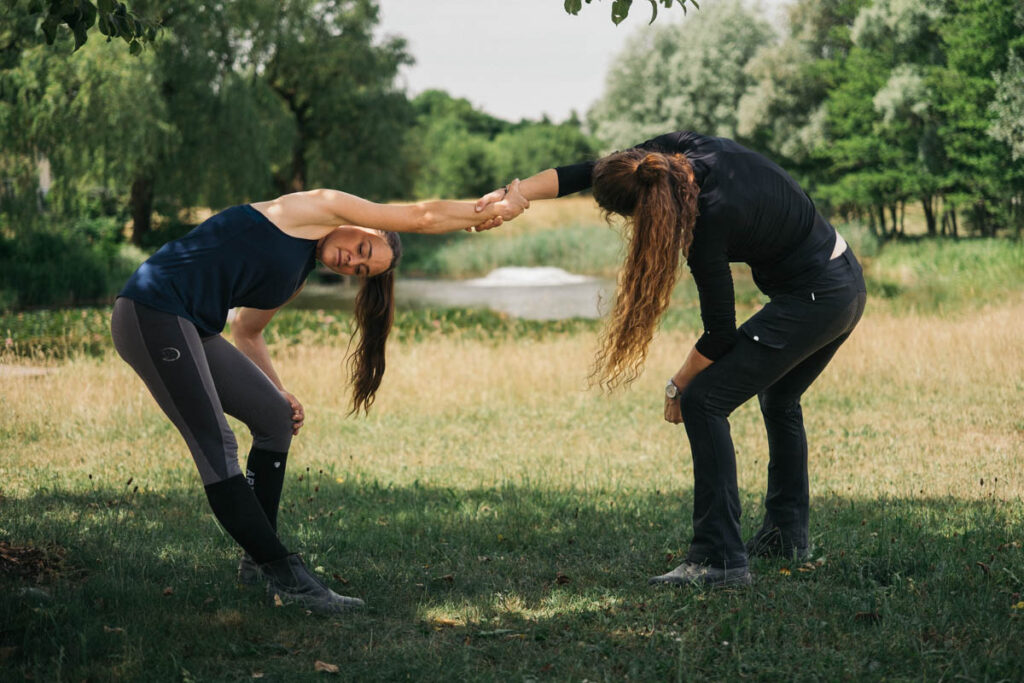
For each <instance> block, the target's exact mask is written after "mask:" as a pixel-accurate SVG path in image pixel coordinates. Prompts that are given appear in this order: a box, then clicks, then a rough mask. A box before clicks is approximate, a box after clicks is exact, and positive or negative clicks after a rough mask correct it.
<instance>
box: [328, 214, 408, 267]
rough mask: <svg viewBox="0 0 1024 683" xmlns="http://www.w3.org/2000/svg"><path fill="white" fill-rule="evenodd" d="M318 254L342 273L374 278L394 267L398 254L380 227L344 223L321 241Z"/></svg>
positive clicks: (329, 265)
mask: <svg viewBox="0 0 1024 683" xmlns="http://www.w3.org/2000/svg"><path fill="white" fill-rule="evenodd" d="M316 257H317V260H319V261H320V263H322V264H324V265H325V266H327V267H328V268H329V269H331V270H333V271H334V272H335V273H338V274H339V275H357V276H359V277H372V276H374V275H380V274H381V273H383V272H384V271H386V270H387V269H388V268H389V267H390V266H391V261H392V260H393V259H394V254H393V253H392V252H391V247H389V246H388V243H387V241H385V239H384V238H383V237H382V236H381V234H380V233H379V232H377V231H376V230H371V229H369V228H361V227H358V226H355V225H343V226H341V227H338V228H335V229H334V232H331V233H329V234H328V235H327V236H326V237H324V238H323V239H321V240H320V243H319V244H318V245H317V248H316Z"/></svg>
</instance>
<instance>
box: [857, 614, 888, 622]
mask: <svg viewBox="0 0 1024 683" xmlns="http://www.w3.org/2000/svg"><path fill="white" fill-rule="evenodd" d="M853 619H854V621H866V622H869V623H872V624H874V623H878V622H879V621H881V620H882V615H881V614H879V613H878V612H857V613H856V614H854V615H853Z"/></svg>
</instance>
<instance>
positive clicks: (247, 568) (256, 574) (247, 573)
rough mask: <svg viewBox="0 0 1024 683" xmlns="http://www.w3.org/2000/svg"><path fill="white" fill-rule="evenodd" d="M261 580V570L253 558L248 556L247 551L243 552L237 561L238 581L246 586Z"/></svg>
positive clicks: (253, 584)
mask: <svg viewBox="0 0 1024 683" xmlns="http://www.w3.org/2000/svg"><path fill="white" fill-rule="evenodd" d="M260 581H263V572H261V571H260V566H259V565H258V564H256V562H255V560H253V559H252V558H251V557H249V553H243V554H242V559H240V560H239V561H238V583H241V584H243V585H246V586H255V585H256V584H258V583H259V582H260Z"/></svg>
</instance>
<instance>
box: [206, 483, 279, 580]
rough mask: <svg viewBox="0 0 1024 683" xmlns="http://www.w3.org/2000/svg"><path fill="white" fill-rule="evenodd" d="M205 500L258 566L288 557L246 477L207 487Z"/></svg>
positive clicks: (222, 524) (225, 528)
mask: <svg viewBox="0 0 1024 683" xmlns="http://www.w3.org/2000/svg"><path fill="white" fill-rule="evenodd" d="M206 498H207V499H208V500H209V501H210V507H211V508H213V514H214V515H215V516H216V517H217V521H219V522H220V523H221V526H223V527H224V530H225V531H227V532H228V533H229V534H231V538H233V539H235V541H237V542H238V545H240V546H242V548H243V549H244V550H245V552H247V553H249V556H250V557H252V559H253V560H255V561H256V563H257V564H263V563H264V562H271V561H273V560H279V559H281V558H282V557H284V556H285V555H287V554H288V550H287V549H286V548H285V547H284V546H283V545H282V544H281V541H280V539H278V537H277V532H275V531H274V528H273V527H272V526H271V525H270V521H269V520H268V519H267V516H266V514H264V512H263V508H262V506H260V504H259V501H257V500H256V496H255V495H253V492H252V489H251V488H249V485H248V484H247V483H246V482H245V477H243V476H242V475H240V474H239V475H237V476H234V477H231V478H229V479H225V480H224V481H219V482H217V483H216V484H210V485H209V486H207V487H206Z"/></svg>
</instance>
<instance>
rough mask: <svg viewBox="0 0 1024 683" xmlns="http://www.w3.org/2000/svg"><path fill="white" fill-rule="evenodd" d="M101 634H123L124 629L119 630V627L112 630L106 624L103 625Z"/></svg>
mask: <svg viewBox="0 0 1024 683" xmlns="http://www.w3.org/2000/svg"><path fill="white" fill-rule="evenodd" d="M103 632H104V633H124V629H123V628H121V627H120V626H114V627H113V628H112V627H110V626H107V625H106V624H104V625H103Z"/></svg>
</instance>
